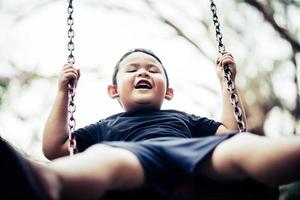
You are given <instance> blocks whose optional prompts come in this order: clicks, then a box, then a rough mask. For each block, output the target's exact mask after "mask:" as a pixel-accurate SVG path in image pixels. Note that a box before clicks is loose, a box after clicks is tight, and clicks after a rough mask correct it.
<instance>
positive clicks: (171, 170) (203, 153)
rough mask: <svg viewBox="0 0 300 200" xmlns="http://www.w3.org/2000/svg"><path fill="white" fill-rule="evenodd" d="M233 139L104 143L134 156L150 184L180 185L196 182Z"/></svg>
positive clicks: (221, 137) (170, 139) (174, 139)
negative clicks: (214, 153) (211, 159)
mask: <svg viewBox="0 0 300 200" xmlns="http://www.w3.org/2000/svg"><path fill="white" fill-rule="evenodd" d="M231 136H233V134H225V135H221V136H209V137H203V138H175V137H166V138H154V139H150V140H147V141H140V142H119V141H118V142H104V143H103V144H107V145H110V146H113V147H120V148H124V149H127V150H129V151H131V152H132V153H134V154H135V155H136V156H137V157H138V159H139V161H140V162H141V164H142V166H143V168H144V171H145V180H146V184H158V183H159V184H170V183H175V184H176V183H180V182H182V181H188V180H191V179H193V178H194V177H195V176H196V175H197V168H198V166H199V165H201V161H203V160H204V159H205V158H206V157H207V156H208V155H209V154H210V153H211V152H212V151H213V149H214V148H215V147H216V146H217V145H218V144H220V143H221V142H222V141H224V140H226V139H228V138H229V137H231Z"/></svg>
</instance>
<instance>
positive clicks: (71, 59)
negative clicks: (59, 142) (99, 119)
mask: <svg viewBox="0 0 300 200" xmlns="http://www.w3.org/2000/svg"><path fill="white" fill-rule="evenodd" d="M73 11H74V9H73V0H69V2H68V15H69V16H68V19H67V24H68V26H69V30H68V38H69V42H68V51H69V55H68V61H67V62H68V63H69V64H71V65H73V64H74V63H75V57H74V55H73V51H74V43H73V38H74V30H73V24H74V20H73V16H72V14H73ZM68 88H69V95H68V96H69V105H68V113H69V119H68V126H69V137H68V140H69V154H70V156H72V155H74V154H75V150H76V139H75V134H74V131H75V128H76V120H75V118H74V112H75V111H76V106H75V103H74V97H75V81H71V82H70V83H69V84H68Z"/></svg>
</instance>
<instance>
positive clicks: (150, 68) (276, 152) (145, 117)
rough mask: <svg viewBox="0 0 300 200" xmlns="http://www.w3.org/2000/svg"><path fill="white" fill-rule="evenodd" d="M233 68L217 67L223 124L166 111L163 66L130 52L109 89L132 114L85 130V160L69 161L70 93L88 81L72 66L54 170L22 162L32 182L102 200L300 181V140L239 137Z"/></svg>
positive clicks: (57, 109) (55, 112) (57, 121)
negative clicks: (215, 185)
mask: <svg viewBox="0 0 300 200" xmlns="http://www.w3.org/2000/svg"><path fill="white" fill-rule="evenodd" d="M225 65H229V67H230V69H231V71H232V74H233V77H232V78H233V79H234V78H235V74H236V66H235V63H234V60H233V57H232V56H231V55H230V54H225V55H223V56H222V57H220V58H219V59H218V60H217V74H218V77H219V80H220V83H221V88H222V91H223V98H224V99H223V112H222V113H223V114H222V119H221V122H222V123H219V122H216V121H213V120H210V119H207V118H203V117H198V116H195V115H190V114H187V113H184V112H179V111H175V110H160V108H161V105H162V102H163V100H164V99H167V100H171V99H172V97H173V89H172V88H170V87H169V85H168V84H169V83H168V76H167V74H166V70H165V68H164V66H163V65H162V62H161V61H160V59H159V58H158V57H157V56H156V55H154V54H153V53H152V52H150V51H147V50H144V49H135V50H133V51H130V52H127V53H126V54H125V55H124V56H123V57H122V58H121V59H120V61H119V62H118V63H117V65H116V68H115V72H114V76H113V84H112V85H109V86H108V94H109V95H110V97H111V98H114V99H117V100H118V101H119V103H120V104H121V106H122V107H123V109H124V111H125V112H123V113H119V114H116V115H113V116H110V117H108V118H106V119H103V120H100V121H99V122H97V123H95V124H92V125H89V126H87V127H85V128H81V129H78V130H77V131H76V132H75V134H76V138H77V147H78V149H77V150H78V151H79V152H81V153H78V154H76V155H75V156H73V157H63V156H66V155H68V141H67V137H68V128H67V106H68V95H67V92H68V87H67V85H68V83H69V82H70V81H71V80H76V82H77V81H78V79H79V77H80V72H79V70H77V69H75V68H74V67H73V66H71V65H65V66H64V69H63V71H62V74H61V76H60V79H59V90H58V94H57V98H56V100H55V103H54V106H53V109H52V111H51V113H50V115H49V118H48V120H47V122H46V126H45V130H44V138H43V152H44V154H45V156H46V157H47V158H48V159H51V160H52V159H55V160H53V162H51V163H50V164H49V165H47V166H41V165H39V164H36V163H33V162H27V161H23V162H21V163H23V164H24V163H27V164H24V165H26V166H29V168H30V170H25V171H27V173H33V174H34V177H35V179H34V180H31V182H35V183H36V184H35V185H39V186H41V188H42V189H43V190H44V191H45V193H46V194H47V195H48V197H49V198H50V199H71V198H76V199H99V198H101V196H103V195H104V194H105V193H106V192H107V191H110V190H128V189H134V188H139V187H142V186H145V185H150V186H153V187H154V188H159V189H161V188H163V186H164V185H172V184H173V183H174V184H176V183H180V182H181V181H186V180H189V179H195V178H200V177H201V176H205V177H208V178H211V179H214V180H217V181H237V180H243V179H246V178H248V177H251V178H254V179H256V180H258V181H260V182H263V183H265V184H270V185H279V184H284V183H288V182H292V181H294V180H297V179H299V178H300V170H298V169H299V167H300V138H299V137H293V138H281V139H270V138H266V137H260V136H255V135H252V134H250V133H240V134H237V135H234V134H233V133H234V132H236V131H237V126H236V124H235V121H234V116H233V114H232V110H231V105H230V103H229V98H228V94H227V91H226V88H225V86H224V83H223V82H224V80H223V76H222V70H223V67H224V66H225ZM239 106H240V107H242V104H241V103H239ZM6 146H7V145H6V143H4V142H1V149H5V152H8V153H5V155H6V156H3V157H4V158H9V157H10V156H13V155H11V154H14V153H11V152H13V150H7V149H9V147H6ZM2 152H4V151H2ZM9 152H10V153H9ZM59 157H61V158H59ZM21 160H22V159H21ZM23 171H24V170H23ZM28 171H29V172H28ZM31 171H32V172H31Z"/></svg>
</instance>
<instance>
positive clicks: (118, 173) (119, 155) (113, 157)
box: [87, 144, 144, 189]
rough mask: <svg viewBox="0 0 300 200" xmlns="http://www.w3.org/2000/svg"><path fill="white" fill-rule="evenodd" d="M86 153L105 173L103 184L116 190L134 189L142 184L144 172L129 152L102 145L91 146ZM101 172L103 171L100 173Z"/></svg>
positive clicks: (136, 159)
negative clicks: (106, 183)
mask: <svg viewBox="0 0 300 200" xmlns="http://www.w3.org/2000/svg"><path fill="white" fill-rule="evenodd" d="M87 153H89V154H91V156H93V157H95V159H96V162H98V163H99V165H102V168H103V170H104V171H105V172H106V173H101V174H105V175H104V177H103V180H104V182H109V183H108V184H110V185H111V187H113V188H114V189H116V188H128V189H130V188H135V187H138V186H140V185H142V184H143V182H144V170H143V168H142V165H141V164H140V161H139V159H138V158H137V157H136V156H135V155H134V154H133V153H132V152H130V151H128V150H126V149H122V148H116V147H111V146H108V145H104V144H97V145H93V146H91V147H90V148H88V149H87ZM102 172H103V171H102Z"/></svg>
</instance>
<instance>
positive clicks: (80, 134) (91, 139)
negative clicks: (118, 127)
mask: <svg viewBox="0 0 300 200" xmlns="http://www.w3.org/2000/svg"><path fill="white" fill-rule="evenodd" d="M74 133H75V138H76V143H77V148H78V150H79V152H82V151H84V150H85V149H87V148H88V147H90V146H92V145H94V144H97V143H99V142H102V141H103V131H102V125H101V121H99V122H97V123H94V124H90V125H88V126H85V127H83V128H79V129H77V130H76V131H75V132H74Z"/></svg>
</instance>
